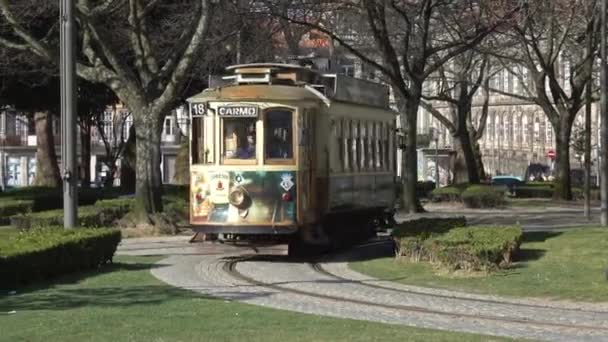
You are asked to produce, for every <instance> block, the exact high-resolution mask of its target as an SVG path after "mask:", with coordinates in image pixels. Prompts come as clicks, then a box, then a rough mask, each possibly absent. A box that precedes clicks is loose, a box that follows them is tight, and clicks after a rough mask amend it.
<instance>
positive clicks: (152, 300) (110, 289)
mask: <svg viewBox="0 0 608 342" xmlns="http://www.w3.org/2000/svg"><path fill="white" fill-rule="evenodd" d="M159 267H165V266H163V265H162V264H157V263H155V262H150V263H148V262H137V263H121V262H118V263H114V264H110V265H106V266H104V267H101V268H99V269H98V270H95V271H86V272H80V273H75V274H69V275H65V276H61V277H58V278H54V279H50V280H46V281H44V282H43V283H40V284H34V285H30V286H28V287H25V288H22V289H17V294H14V295H9V294H7V292H3V293H1V294H0V312H5V311H6V312H8V311H12V310H15V311H28V310H32V311H34V310H66V309H78V308H84V307H107V308H110V307H129V306H136V305H140V306H141V305H159V304H162V303H165V302H168V301H172V300H184V299H185V300H188V299H194V298H199V299H201V298H203V299H209V300H224V299H229V300H247V299H252V298H259V297H267V296H270V295H271V294H272V293H270V292H265V291H236V290H235V289H234V287H233V286H232V285H230V286H225V287H216V288H197V287H189V288H188V290H190V291H188V290H184V289H180V288H176V287H172V286H170V285H166V284H162V283H161V284H158V285H157V284H143V285H142V281H146V277H147V276H148V275H146V276H145V277H142V275H141V273H140V274H130V272H134V271H135V272H142V271H144V272H145V271H148V270H150V269H153V268H159ZM145 273H147V272H145ZM98 276H107V277H112V278H106V279H104V280H100V281H93V282H91V283H84V284H78V283H79V282H81V281H83V280H85V279H87V278H92V277H98ZM197 290H205V291H208V290H212V292H213V295H214V296H218V297H221V298H222V299H218V298H212V297H210V296H208V295H204V294H200V293H196V292H193V291H197Z"/></svg>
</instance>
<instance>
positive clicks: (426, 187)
mask: <svg viewBox="0 0 608 342" xmlns="http://www.w3.org/2000/svg"><path fill="white" fill-rule="evenodd" d="M435 188H436V187H435V182H433V181H424V182H417V183H416V196H417V197H418V198H430V197H431V193H432V192H433V190H435Z"/></svg>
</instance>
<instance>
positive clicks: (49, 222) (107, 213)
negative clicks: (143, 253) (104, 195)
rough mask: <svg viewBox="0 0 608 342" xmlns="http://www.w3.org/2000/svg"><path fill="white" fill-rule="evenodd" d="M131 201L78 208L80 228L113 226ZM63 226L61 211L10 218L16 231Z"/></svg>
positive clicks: (130, 207) (129, 207)
mask: <svg viewBox="0 0 608 342" xmlns="http://www.w3.org/2000/svg"><path fill="white" fill-rule="evenodd" d="M134 203H135V202H134V200H133V199H112V200H101V201H98V202H97V203H96V204H95V205H89V206H82V207H79V208H78V225H79V226H80V227H103V226H110V225H112V224H114V223H115V222H116V221H117V220H119V219H120V218H122V217H123V216H124V215H126V214H127V213H128V212H129V211H130V210H131V209H132V208H133V205H134ZM62 224H63V209H56V210H47V211H41V212H36V213H30V214H26V215H17V216H13V217H11V225H12V226H14V227H16V228H18V229H30V228H42V227H48V226H59V225H62Z"/></svg>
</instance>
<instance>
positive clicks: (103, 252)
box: [0, 228, 121, 289]
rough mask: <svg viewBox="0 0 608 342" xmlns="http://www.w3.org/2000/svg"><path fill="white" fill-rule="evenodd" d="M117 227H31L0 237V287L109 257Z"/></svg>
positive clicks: (117, 239)
mask: <svg viewBox="0 0 608 342" xmlns="http://www.w3.org/2000/svg"><path fill="white" fill-rule="evenodd" d="M120 239H121V236H120V231H117V230H111V229H73V230H64V229H61V228H52V229H49V228H47V229H40V230H32V231H29V232H27V233H20V234H18V235H16V236H15V237H11V238H9V239H7V240H5V241H0V287H2V288H5V289H8V288H14V287H16V286H19V285H22V284H25V283H29V282H33V281H37V280H43V279H47V278H51V277H55V276H58V275H63V274H67V273H71V272H76V271H81V270H87V269H95V268H97V267H99V266H100V265H103V264H106V263H108V262H111V261H112V258H113V256H114V253H115V252H116V247H117V246H118V243H119V242H120Z"/></svg>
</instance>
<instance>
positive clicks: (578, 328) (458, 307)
mask: <svg viewBox="0 0 608 342" xmlns="http://www.w3.org/2000/svg"><path fill="white" fill-rule="evenodd" d="M155 246H157V247H158V249H156V248H155ZM378 246H380V245H371V246H368V247H365V248H359V249H355V251H354V252H351V253H349V254H343V255H340V256H336V257H334V258H331V259H328V260H325V261H323V262H320V263H307V262H293V261H290V260H289V259H287V258H286V257H285V256H284V255H283V256H281V254H284V252H285V249H284V246H283V247H281V246H278V247H273V248H266V249H260V250H258V252H261V253H263V254H265V255H268V254H272V255H274V256H272V257H268V256H266V257H259V254H258V257H256V256H253V257H252V258H243V259H242V260H241V259H236V261H238V262H236V261H235V258H239V257H242V256H243V255H253V253H252V251H253V250H252V249H246V248H245V249H243V248H240V249H239V248H234V247H232V246H226V245H221V244H210V243H204V244H192V245H189V244H187V241H185V240H184V239H183V238H182V239H181V240H180V239H175V240H168V241H164V240H163V239H158V240H141V239H140V240H139V241H129V240H126V241H125V243H124V244H123V245H121V247H120V249H119V253H121V254H131V255H157V254H168V257H167V258H166V259H164V260H162V261H160V262H159V266H160V267H157V268H154V269H152V271H151V272H152V274H153V275H154V276H155V277H157V278H158V279H160V280H162V281H164V282H166V283H168V284H170V285H173V286H177V287H181V288H185V289H189V290H193V291H197V292H200V293H203V294H207V295H211V296H216V297H219V298H223V299H225V300H236V301H241V302H245V303H250V304H255V305H260V306H265V307H272V308H277V309H284V310H291V311H297V312H302V313H309V314H317V315H325V316H332V317H342V318H351V319H358V320H369V321H376V322H383V323H391V324H404V325H409V326H417V327H425V328H433V329H444V330H452V331H462V332H472V333H480V334H487V335H497V336H508V337H514V338H528V339H535V340H549V341H608V305H603V304H601V305H600V304H581V303H566V302H551V301H543V300H515V299H505V298H500V297H494V296H483V295H470V294H464V293H458V292H453V291H446V290H435V289H427V288H418V287H412V286H405V285H400V284H395V283H392V282H388V281H379V280H376V279H370V278H369V277H367V276H365V275H362V274H359V273H356V272H354V271H352V270H350V269H349V268H348V266H347V262H348V260H352V258H356V257H360V256H361V255H363V254H369V253H370V250H372V249H374V248H380V249H381V248H382V247H381V246H380V247H378ZM140 247H141V248H140ZM167 252H168V253H167ZM372 253H373V251H372ZM277 254H278V255H279V256H277ZM229 266H232V268H229Z"/></svg>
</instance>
